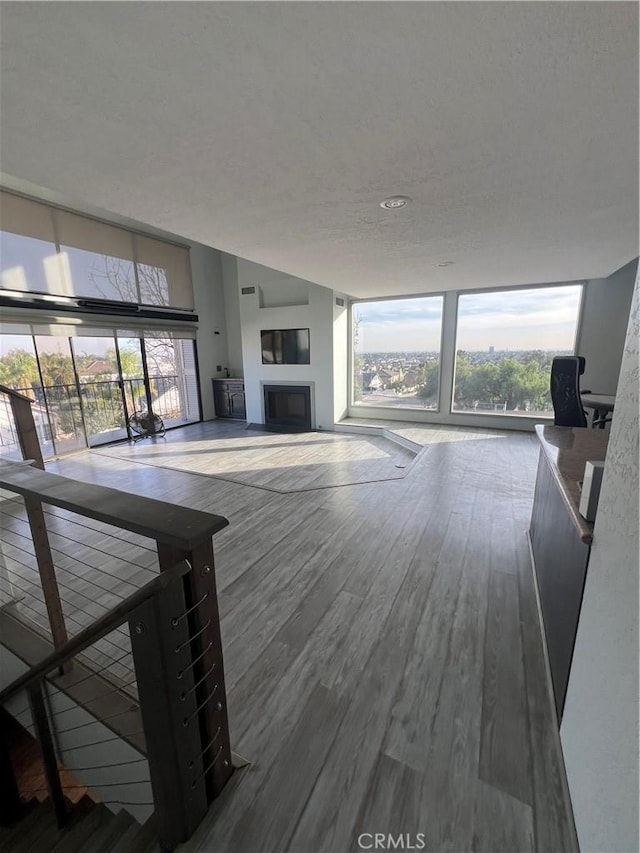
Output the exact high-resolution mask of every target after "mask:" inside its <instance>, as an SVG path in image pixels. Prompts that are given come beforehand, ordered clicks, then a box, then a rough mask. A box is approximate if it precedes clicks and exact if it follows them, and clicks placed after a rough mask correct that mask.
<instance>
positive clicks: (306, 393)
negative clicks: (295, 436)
mask: <svg viewBox="0 0 640 853" xmlns="http://www.w3.org/2000/svg"><path fill="white" fill-rule="evenodd" d="M263 393H264V425H265V428H266V429H268V430H273V431H274V432H309V431H310V430H311V388H310V387H309V386H308V385H264V386H263Z"/></svg>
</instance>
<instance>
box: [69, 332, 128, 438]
mask: <svg viewBox="0 0 640 853" xmlns="http://www.w3.org/2000/svg"><path fill="white" fill-rule="evenodd" d="M72 346H73V352H74V356H75V362H76V370H77V373H78V380H79V385H80V398H81V400H82V413H83V415H84V421H85V427H86V431H87V439H88V441H89V446H90V447H95V446H96V445H98V444H106V443H107V442H109V441H117V440H118V439H121V438H126V437H127V427H126V420H125V414H124V401H123V398H122V387H121V385H120V371H119V369H118V358H117V354H116V343H115V340H114V338H105V337H99V338H90V337H82V338H74V339H73V341H72Z"/></svg>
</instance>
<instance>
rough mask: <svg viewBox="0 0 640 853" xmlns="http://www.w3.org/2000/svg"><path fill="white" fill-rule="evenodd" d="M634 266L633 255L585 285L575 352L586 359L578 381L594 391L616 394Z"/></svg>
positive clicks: (633, 280) (596, 392)
mask: <svg viewBox="0 0 640 853" xmlns="http://www.w3.org/2000/svg"><path fill="white" fill-rule="evenodd" d="M637 268H638V259H637V258H636V259H635V260H634V261H631V262H630V263H628V264H625V266H623V267H621V268H620V269H619V270H617V271H616V272H614V273H613V274H612V275H610V276H609V277H608V278H599V279H592V280H590V281H588V282H587V284H586V287H585V292H584V299H583V307H582V321H581V324H580V329H579V333H578V339H577V345H576V352H577V354H578V355H583V356H584V357H585V358H586V360H587V364H586V369H585V373H584V376H583V377H582V379H581V383H580V384H581V386H582V388H588V389H589V390H591V391H593V393H594V394H615V393H616V385H617V384H618V374H619V373H620V363H621V361H622V351H623V348H624V340H625V334H626V331H627V323H628V322H629V309H630V308H631V297H632V295H633V285H634V282H635V278H636V271H637Z"/></svg>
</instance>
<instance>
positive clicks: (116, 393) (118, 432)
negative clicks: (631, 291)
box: [0, 375, 186, 457]
mask: <svg viewBox="0 0 640 853" xmlns="http://www.w3.org/2000/svg"><path fill="white" fill-rule="evenodd" d="M180 384H181V383H180V377H179V376H178V375H172V376H150V377H149V391H150V396H151V405H152V410H153V412H154V413H155V414H156V415H159V416H160V417H161V418H163V419H164V420H171V419H178V418H184V417H186V402H185V400H184V399H183V396H184V395H183V392H182V390H181V387H180ZM12 390H15V392H16V393H18V394H22V395H25V396H27V397H28V398H30V399H31V400H32V401H33V404H34V411H33V415H34V421H35V424H36V430H37V434H38V437H39V439H40V442H41V444H43V445H44V447H45V451H48V450H50V451H51V454H50V455H53V445H52V442H53V441H55V442H57V443H58V444H61V445H64V446H66V447H72V448H73V449H76V447H83V446H86V443H87V439H88V442H89V443H91V439H96V438H103V439H104V440H105V441H109V440H115V439H117V438H125V437H126V436H127V418H126V416H127V414H128V415H129V416H130V415H132V414H133V412H134V411H137V412H141V411H142V412H144V411H146V410H147V409H148V398H147V391H146V385H145V380H144V379H143V378H133V379H123V380H97V381H84V380H82V379H80V381H79V383H78V384H76V383H60V384H55V385H44V386H41V385H35V386H32V387H28V388H26V387H25V388H16V389H12ZM125 407H126V408H125ZM0 448H2V451H3V454H4V455H5V457H6V456H7V455H12V452H13V454H15V455H17V450H18V431H17V428H16V425H15V423H14V419H13V416H12V412H11V407H10V404H9V401H8V400H7V399H6V398H5V397H3V398H0ZM45 455H49V453H47V452H45Z"/></svg>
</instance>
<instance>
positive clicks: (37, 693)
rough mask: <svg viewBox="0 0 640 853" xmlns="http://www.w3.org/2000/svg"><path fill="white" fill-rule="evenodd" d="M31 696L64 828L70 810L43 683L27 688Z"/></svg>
mask: <svg viewBox="0 0 640 853" xmlns="http://www.w3.org/2000/svg"><path fill="white" fill-rule="evenodd" d="M27 693H28V695H29V704H30V706H31V716H32V718H33V725H34V727H35V730H36V735H37V739H38V743H39V744H40V752H41V754H42V763H43V764H44V773H45V777H46V780H47V787H48V789H49V796H50V797H51V802H52V803H53V809H54V812H55V815H56V820H57V821H58V826H63V825H64V824H65V823H66V821H67V819H68V817H69V810H68V809H67V804H66V801H65V798H64V793H63V790H62V783H61V781H60V771H59V770H58V760H57V758H56V751H55V747H54V745H53V738H52V737H51V728H50V726H49V718H48V716H47V706H46V705H45V701H44V694H43V682H42V681H37V682H35V684H32V685H31V686H30V687H28V688H27Z"/></svg>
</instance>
